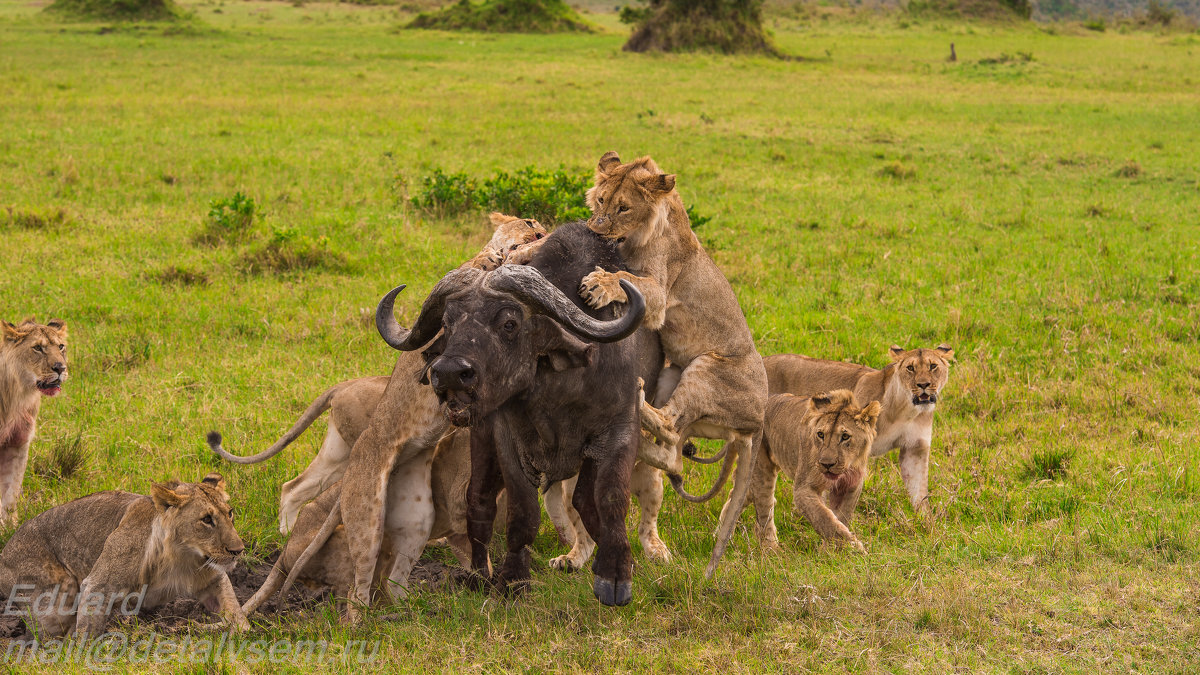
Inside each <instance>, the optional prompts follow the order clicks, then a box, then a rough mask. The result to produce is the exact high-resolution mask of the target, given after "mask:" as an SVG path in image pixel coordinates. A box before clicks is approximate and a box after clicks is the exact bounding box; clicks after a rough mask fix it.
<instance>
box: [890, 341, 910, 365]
mask: <svg viewBox="0 0 1200 675" xmlns="http://www.w3.org/2000/svg"><path fill="white" fill-rule="evenodd" d="M906 351H908V350H906V349H905V348H904V347H901V346H900V345H892V346H891V348H890V349H888V353H889V354H891V355H892V360H893V361H895V360H896V359H898V358H900V356H901V355H902V354H904V352H906Z"/></svg>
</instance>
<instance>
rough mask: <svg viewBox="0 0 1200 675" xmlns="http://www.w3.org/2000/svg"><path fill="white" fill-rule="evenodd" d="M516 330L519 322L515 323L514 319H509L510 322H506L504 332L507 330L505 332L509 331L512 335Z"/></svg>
mask: <svg viewBox="0 0 1200 675" xmlns="http://www.w3.org/2000/svg"><path fill="white" fill-rule="evenodd" d="M516 329H517V322H516V321H513V320H512V319H509V320H508V321H505V322H504V330H505V331H507V332H509V333H511V332H513V331H514V330H516Z"/></svg>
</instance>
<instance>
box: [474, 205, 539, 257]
mask: <svg viewBox="0 0 1200 675" xmlns="http://www.w3.org/2000/svg"><path fill="white" fill-rule="evenodd" d="M488 218H489V219H490V220H491V221H492V226H493V227H495V228H496V232H495V234H493V235H492V240H491V241H489V242H488V245H487V247H488V248H490V249H492V250H495V251H500V252H502V253H505V254H507V253H509V252H511V251H515V250H517V249H518V248H520V247H522V246H524V245H525V244H528V243H531V242H535V241H537V240H538V239H541V238H542V237H544V236H546V228H544V227H542V224H541V223H539V222H538V221H536V220H534V219H533V218H517V217H516V216H507V215H504V214H503V213H491V214H489V215H488Z"/></svg>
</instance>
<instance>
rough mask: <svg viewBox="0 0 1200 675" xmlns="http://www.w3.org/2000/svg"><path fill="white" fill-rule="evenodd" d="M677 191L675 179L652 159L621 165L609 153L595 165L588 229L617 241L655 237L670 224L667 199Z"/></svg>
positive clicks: (618, 159) (614, 156)
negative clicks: (639, 230) (658, 229)
mask: <svg viewBox="0 0 1200 675" xmlns="http://www.w3.org/2000/svg"><path fill="white" fill-rule="evenodd" d="M674 191H675V176H674V175H672V174H665V173H663V172H662V171H660V170H659V168H658V165H657V164H655V163H654V160H653V159H650V158H649V157H642V158H640V159H635V160H634V161H632V162H629V163H628V164H622V163H621V158H620V157H618V156H617V153H615V152H609V153H606V154H605V155H604V156H603V157H601V158H600V163H599V164H598V165H597V166H596V184H595V186H594V187H592V188H591V189H590V190H588V192H587V205H588V207H589V208H591V210H592V217H591V219H589V220H588V228H590V229H591V230H592V231H593V232H595V233H597V234H599V235H601V236H603V237H606V238H608V239H615V240H618V241H621V240H624V239H625V238H627V237H630V236H632V235H634V234H635V233H637V230H638V229H639V228H642V227H643V226H646V225H649V227H648V228H647V230H649V231H643V232H641V233H637V234H639V235H641V236H644V237H647V240H648V238H649V237H652V236H653V235H654V234H655V230H656V229H657V228H661V227H664V226H665V225H666V224H667V216H668V209H669V203H668V201H667V197H669V196H670V195H671V194H673V193H674Z"/></svg>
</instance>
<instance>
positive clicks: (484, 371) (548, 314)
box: [375, 265, 646, 426]
mask: <svg viewBox="0 0 1200 675" xmlns="http://www.w3.org/2000/svg"><path fill="white" fill-rule="evenodd" d="M621 287H622V288H623V289H624V291H625V293H626V295H628V297H629V301H628V304H627V306H626V310H625V312H624V314H623V315H621V316H620V317H618V318H614V319H609V320H604V319H597V318H595V317H592V316H590V315H588V314H587V313H585V312H584V311H583V310H582V309H580V308H579V307H578V306H577V305H575V304H574V303H573V302H572V301H571V300H570V299H569V298H567V296H566V295H564V294H563V292H562V291H560V290H559V289H557V288H555V287H554V286H553V285H552V284H551V283H550V282H549V281H547V280H546V278H545V277H543V276H542V274H541V272H539V271H538V270H537V269H535V268H533V267H527V266H524V265H505V266H503V267H501V268H499V269H497V270H494V271H492V272H486V273H485V272H481V271H480V270H474V269H459V270H455V271H453V272H451V273H450V274H447V275H446V276H445V277H444V278H443V279H442V280H441V281H440V282H438V284H437V286H435V287H434V289H433V291H432V292H430V294H429V297H428V298H427V299H426V300H425V304H424V306H423V307H422V308H421V314H420V315H419V316H418V317H417V320H416V321H415V322H414V324H413V327H412V329H411V330H409V329H405V328H402V327H401V326H400V324H399V323H397V322H396V319H395V316H394V315H393V312H392V308H393V304H394V302H395V299H396V295H397V294H398V293H399V292H400V291H402V290H403V289H404V286H399V287H398V288H396V289H394V290H392V291H391V292H390V293H388V294H387V295H385V296H384V297H383V300H381V301H380V302H379V306H378V307H377V308H376V311H375V324H376V326H377V327H378V329H379V333H380V335H382V336H383V339H384V341H385V342H387V343H388V344H389V345H391V346H392V347H394V348H396V349H399V350H401V351H412V350H415V349H418V348H420V347H422V346H424V345H425V344H426V343H428V342H429V341H430V340H433V338H434V336H435V335H437V333H438V330H439V328H440V330H441V336H439V337H438V338H437V340H435V341H434V342H433V344H431V345H430V346H429V347H428V348H427V349H426V350H425V351H424V356H425V362H426V371H425V375H424V376H423V379H422V381H423V382H426V383H428V384H430V385H432V386H433V390H434V392H435V393H436V394H437V396H438V399H439V400H440V401H441V402H442V404H443V406H444V407H443V413H444V414H445V415H446V418H447V419H448V420H449V421H450V422H451V423H452V424H454V425H456V426H469V425H470V424H472V422H473V421H475V420H478V419H481V418H482V417H484V416H486V415H488V414H490V413H492V412H493V411H495V410H496V409H497V408H499V407H500V406H501V405H503V404H504V403H505V402H507V401H508V400H509V399H510V398H512V397H513V396H516V395H518V394H520V393H521V392H523V391H526V390H528V389H529V388H530V387H531V386H532V385H533V383H534V377H535V375H536V374H537V372H538V369H539V368H543V369H549V370H551V371H562V370H566V369H569V368H579V367H583V366H587V365H589V364H591V362H592V358H593V352H594V350H595V344H593V343H596V342H616V341H618V340H621V339H622V338H624V337H626V336H628V335H630V334H632V333H633V332H634V331H635V330H637V328H638V326H639V325H641V322H642V317H643V315H644V314H645V310H646V305H645V301H644V300H643V299H642V295H641V294H640V293H639V292H638V290H637V289H636V288H634V286H633V285H632V284H630V283H629V282H627V281H624V280H622V281H621Z"/></svg>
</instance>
